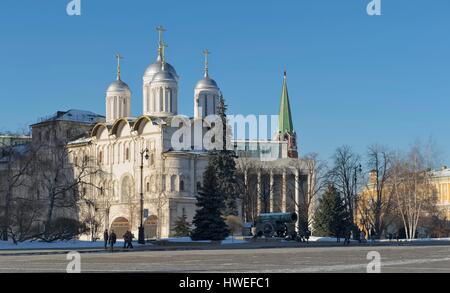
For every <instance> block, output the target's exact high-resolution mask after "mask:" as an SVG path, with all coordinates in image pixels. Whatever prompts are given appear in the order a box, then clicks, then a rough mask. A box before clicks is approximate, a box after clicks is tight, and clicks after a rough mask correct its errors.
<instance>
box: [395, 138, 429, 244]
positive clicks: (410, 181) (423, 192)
mask: <svg viewBox="0 0 450 293" xmlns="http://www.w3.org/2000/svg"><path fill="white" fill-rule="evenodd" d="M431 157H432V155H430V153H428V152H426V151H424V149H423V148H421V147H420V146H418V145H416V146H414V147H413V148H412V149H411V150H410V152H409V153H408V154H407V155H406V156H405V157H404V158H402V159H400V160H398V162H397V164H396V166H395V171H394V172H393V180H392V184H393V192H394V195H395V201H396V207H397V211H398V212H399V214H400V216H401V219H402V221H403V225H404V228H405V233H406V237H407V238H408V239H414V238H415V237H416V232H417V228H418V227H419V224H420V221H421V220H422V218H423V217H424V216H425V215H427V214H428V212H429V211H430V210H432V209H433V207H434V206H435V205H436V192H435V190H434V187H433V185H432V183H431V176H432V173H431V172H430V170H431V169H430V168H429V167H430V165H429V163H430V160H429V158H431Z"/></svg>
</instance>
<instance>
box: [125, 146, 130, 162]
mask: <svg viewBox="0 0 450 293" xmlns="http://www.w3.org/2000/svg"><path fill="white" fill-rule="evenodd" d="M125 160H126V161H129V160H130V149H129V148H128V147H127V148H126V149H125Z"/></svg>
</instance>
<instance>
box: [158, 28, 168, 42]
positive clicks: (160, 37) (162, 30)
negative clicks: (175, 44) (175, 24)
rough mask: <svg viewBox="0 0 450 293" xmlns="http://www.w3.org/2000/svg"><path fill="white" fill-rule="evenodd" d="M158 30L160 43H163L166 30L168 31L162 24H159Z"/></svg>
mask: <svg viewBox="0 0 450 293" xmlns="http://www.w3.org/2000/svg"><path fill="white" fill-rule="evenodd" d="M156 30H157V31H158V33H159V44H162V43H163V35H164V32H165V31H167V30H166V29H165V28H164V27H163V26H162V25H159V26H157V27H156Z"/></svg>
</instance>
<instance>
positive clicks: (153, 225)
mask: <svg viewBox="0 0 450 293" xmlns="http://www.w3.org/2000/svg"><path fill="white" fill-rule="evenodd" d="M144 234H145V239H152V238H156V236H157V234H158V217H157V216H150V217H148V218H147V220H145V222H144Z"/></svg>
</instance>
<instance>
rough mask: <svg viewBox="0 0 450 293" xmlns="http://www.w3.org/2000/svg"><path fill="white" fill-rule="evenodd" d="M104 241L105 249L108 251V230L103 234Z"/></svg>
mask: <svg viewBox="0 0 450 293" xmlns="http://www.w3.org/2000/svg"><path fill="white" fill-rule="evenodd" d="M103 240H104V241H105V249H107V248H108V240H109V233H108V229H106V230H105V232H103Z"/></svg>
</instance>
